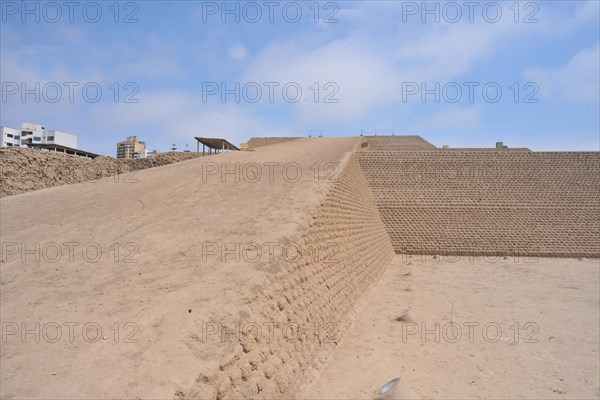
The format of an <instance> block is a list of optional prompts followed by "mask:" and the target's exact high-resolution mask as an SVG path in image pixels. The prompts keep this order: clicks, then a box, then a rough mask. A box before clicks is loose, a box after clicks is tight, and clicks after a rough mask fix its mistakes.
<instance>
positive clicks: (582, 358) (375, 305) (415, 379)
mask: <svg viewBox="0 0 600 400" xmlns="http://www.w3.org/2000/svg"><path fill="white" fill-rule="evenodd" d="M449 261H450V260H447V259H444V258H437V259H433V258H432V257H431V256H428V257H427V258H426V259H425V260H423V259H422V258H421V256H412V257H410V258H408V257H407V256H400V255H397V256H396V257H395V259H394V261H393V262H392V264H391V265H390V267H389V268H388V270H387V271H386V273H385V274H384V275H383V277H382V279H381V281H380V282H379V284H378V286H377V287H375V288H374V289H373V290H372V291H371V293H370V294H369V296H368V298H366V299H365V301H364V303H363V304H362V306H361V310H360V312H359V314H358V316H357V318H356V320H355V322H354V324H353V326H352V327H351V328H350V330H349V331H348V333H347V335H346V336H344V338H343V340H342V342H341V343H340V344H339V346H338V347H337V348H336V351H335V352H334V355H333V357H332V358H331V359H330V360H329V361H328V363H327V365H326V367H325V368H324V370H323V372H322V374H321V375H320V378H319V379H318V380H317V381H316V382H314V384H313V385H312V386H311V387H310V388H309V390H308V391H307V392H306V393H305V397H306V398H310V399H341V398H344V399H367V398H373V393H374V392H375V391H376V390H377V389H379V388H380V387H381V385H383V384H384V383H386V382H387V381H389V380H391V379H393V378H395V377H397V376H400V377H401V378H402V380H403V382H404V384H405V385H406V386H408V387H409V388H410V389H412V391H413V392H415V393H416V394H417V395H418V396H419V397H420V398H428V399H476V398H479V399H519V398H524V399H598V398H599V397H600V392H599V379H600V378H599V374H600V369H599V366H600V360H599V359H600V357H599V356H600V355H599V335H600V332H599V324H600V316H599V313H600V309H599V307H600V306H599V289H600V288H599V274H600V273H599V269H600V265H599V260H597V259H595V260H592V259H583V260H573V259H536V258H530V259H528V260H526V261H527V262H524V260H515V259H514V258H512V257H511V258H508V259H506V260H505V259H501V260H497V259H483V258H473V259H469V258H468V257H462V258H459V259H458V260H452V261H456V262H449ZM407 289H408V290H407ZM408 308H410V311H409V317H410V318H411V319H412V321H413V322H406V321H404V322H401V321H400V322H399V321H395V317H396V316H397V315H399V314H400V312H401V311H402V310H404V309H408ZM451 322H452V325H449V324H450V323H451ZM436 323H439V324H440V325H439V326H440V327H439V329H436V326H435V324H436ZM422 324H425V325H422ZM454 324H456V325H454ZM476 324H479V325H476ZM486 324H487V325H486ZM516 324H518V325H516ZM457 325H458V326H459V327H460V328H461V332H460V333H459V331H458V329H457V328H456V326H457ZM416 329H418V331H416ZM424 329H426V330H428V332H427V333H426V334H425V335H424V336H423V335H422V333H423V330H424ZM453 329H454V330H453ZM470 329H472V330H471V332H469V330H470ZM498 329H500V330H498ZM436 330H437V331H438V332H439V333H438V338H437V339H436ZM516 332H518V335H517V336H516Z"/></svg>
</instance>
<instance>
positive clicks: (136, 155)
mask: <svg viewBox="0 0 600 400" xmlns="http://www.w3.org/2000/svg"><path fill="white" fill-rule="evenodd" d="M158 153H159V151H158V150H153V151H150V150H148V149H144V150H142V151H136V152H135V153H133V158H150V157H154V156H156V155H158Z"/></svg>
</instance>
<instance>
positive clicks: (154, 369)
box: [0, 138, 358, 399]
mask: <svg viewBox="0 0 600 400" xmlns="http://www.w3.org/2000/svg"><path fill="white" fill-rule="evenodd" d="M357 143H358V139H357V138H336V139H326V138H318V139H317V138H314V139H301V140H297V141H294V142H293V143H284V144H280V145H277V146H269V147H264V148H261V149H260V150H258V151H256V152H235V153H233V152H232V153H226V154H221V155H218V156H211V157H202V158H201V159H196V160H190V161H183V162H180V163H177V164H172V165H168V166H165V167H160V168H153V169H148V170H144V171H140V172H139V173H137V174H136V176H135V181H134V182H131V181H125V180H123V179H117V180H115V179H113V178H106V179H102V180H100V181H98V182H96V183H87V182H86V183H80V184H73V185H67V186H61V187H55V188H49V189H44V190H39V191H35V192H30V193H24V194H20V195H16V196H10V197H6V198H3V199H0V212H1V219H0V224H1V225H0V228H1V230H0V231H1V241H2V244H3V249H2V250H3V262H2V264H1V265H0V280H1V286H0V300H1V302H0V311H1V313H0V319H1V321H2V334H3V337H2V343H1V347H0V367H1V368H0V387H1V391H0V395H1V397H2V398H3V399H5V398H6V399H10V398H20V399H22V398H30V399H33V398H37V399H50V398H51V399H60V398H65V399H91V398H94V399H99V398H135V397H140V398H153V399H171V398H173V396H174V395H175V393H176V391H177V390H179V389H186V388H188V387H189V386H190V385H192V384H193V383H194V382H195V380H196V378H197V377H198V376H199V374H201V373H206V372H208V371H213V370H215V369H218V367H219V363H220V361H221V358H222V357H223V356H224V355H226V354H228V353H229V352H230V351H231V350H232V349H231V347H232V346H233V344H231V343H223V342H221V341H219V340H217V339H215V340H212V341H207V340H203V338H202V330H203V326H204V325H203V324H205V323H206V322H211V321H219V320H228V321H246V320H252V318H254V317H256V315H257V310H261V309H262V308H261V305H260V304H257V302H256V299H257V298H260V294H261V292H262V291H263V289H264V288H265V285H266V284H267V283H268V282H269V277H270V276H272V275H273V274H275V273H277V271H278V269H277V265H273V264H272V263H270V262H269V257H268V255H267V248H264V249H263V250H264V251H265V253H263V257H261V258H260V259H259V261H257V262H253V263H249V262H245V260H243V259H242V260H241V261H240V260H239V258H238V260H236V255H235V254H234V255H233V256H232V255H229V256H225V258H223V256H222V253H221V252H220V251H219V250H220V249H221V248H222V246H228V248H229V249H231V248H235V247H232V246H235V243H240V244H242V245H243V244H245V243H250V242H254V243H258V244H259V245H261V246H263V244H264V243H267V242H269V243H271V242H279V243H285V242H286V241H289V240H293V238H294V237H295V236H296V235H297V234H298V232H299V231H304V229H305V227H304V226H305V225H306V224H307V223H308V220H310V218H311V216H310V213H309V211H311V210H313V209H316V207H317V206H318V203H319V201H320V199H321V198H322V195H323V194H324V193H326V191H327V189H328V187H329V185H331V183H330V182H328V181H326V180H325V179H323V178H324V177H327V176H329V174H330V172H331V170H329V171H328V170H326V169H325V168H324V166H325V165H326V164H328V163H334V164H335V165H339V163H340V161H341V160H342V159H343V158H344V157H346V155H347V154H348V153H349V152H351V151H352V150H353V149H354V147H355V145H356V144H357ZM207 163H211V166H210V168H209V167H208V165H207ZM221 163H226V164H221ZM252 163H254V164H252ZM265 163H276V164H277V165H275V164H270V166H265ZM292 163H296V165H295V166H294V165H291V164H292ZM315 163H318V164H319V165H320V167H319V169H318V170H317V171H316V172H317V173H318V175H319V176H318V177H317V178H318V179H315V169H314V166H315ZM251 164H252V167H248V166H250V165H251ZM285 165H291V168H289V169H288V170H287V171H285V172H284V170H283V167H284V166H285ZM256 166H258V167H259V168H260V169H261V171H262V176H260V177H259V175H258V172H257V170H256ZM297 166H298V167H300V168H301V171H300V172H301V173H302V175H301V176H300V177H299V178H298V175H297V172H298V171H297ZM245 167H247V168H245ZM215 168H216V169H215ZM225 168H226V169H227V170H228V171H233V172H232V173H229V174H228V175H225V176H223V175H222V174H221V172H223V171H224V170H225ZM236 168H237V174H241V175H242V177H241V178H242V179H241V181H237V179H236ZM321 168H322V169H321ZM270 171H272V172H273V173H272V174H271V173H270ZM209 172H211V174H210V175H209V174H208V173H209ZM284 173H287V175H285V176H284V175H283V174H284ZM203 176H204V178H203ZM270 176H272V177H273V179H270ZM121 178H123V177H121ZM207 242H210V243H216V244H217V246H218V250H217V254H216V255H208V254H209V252H208V251H207V252H204V253H203V243H207ZM69 243H71V244H69ZM36 246H39V247H36ZM57 247H58V249H57ZM70 249H72V250H70ZM206 249H207V250H209V248H208V247H207V248H206ZM210 249H211V250H212V247H211V248H210ZM279 251H280V250H279ZM236 253H237V255H238V256H239V255H240V252H239V250H238V251H237V252H236ZM203 254H207V255H208V256H207V258H206V260H203ZM36 257H37V258H39V260H38V261H36ZM250 258H252V259H256V254H252V255H251V256H250ZM28 332H29V333H28Z"/></svg>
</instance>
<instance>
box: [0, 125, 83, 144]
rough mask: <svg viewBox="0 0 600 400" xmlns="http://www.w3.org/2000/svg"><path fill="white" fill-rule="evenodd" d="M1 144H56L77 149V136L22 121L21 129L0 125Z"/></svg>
mask: <svg viewBox="0 0 600 400" xmlns="http://www.w3.org/2000/svg"><path fill="white" fill-rule="evenodd" d="M0 131H1V132H2V145H1V146H0V147H35V146H36V145H38V146H39V145H57V146H63V147H68V148H71V149H77V136H75V135H72V134H70V133H66V132H62V131H57V130H46V127H44V126H43V125H40V124H32V123H29V122H23V123H22V124H21V129H16V128H8V127H5V126H3V127H0Z"/></svg>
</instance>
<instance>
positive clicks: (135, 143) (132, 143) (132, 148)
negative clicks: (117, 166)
mask: <svg viewBox="0 0 600 400" xmlns="http://www.w3.org/2000/svg"><path fill="white" fill-rule="evenodd" d="M145 150H146V143H144V142H142V141H140V140H139V138H138V137H137V136H128V137H127V139H125V140H124V141H122V142H119V143H117V158H135V157H134V154H135V153H141V154H143V153H144V152H145ZM139 158H145V157H139Z"/></svg>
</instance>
